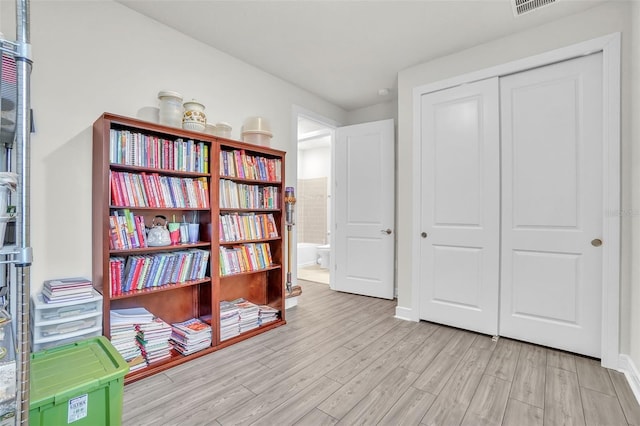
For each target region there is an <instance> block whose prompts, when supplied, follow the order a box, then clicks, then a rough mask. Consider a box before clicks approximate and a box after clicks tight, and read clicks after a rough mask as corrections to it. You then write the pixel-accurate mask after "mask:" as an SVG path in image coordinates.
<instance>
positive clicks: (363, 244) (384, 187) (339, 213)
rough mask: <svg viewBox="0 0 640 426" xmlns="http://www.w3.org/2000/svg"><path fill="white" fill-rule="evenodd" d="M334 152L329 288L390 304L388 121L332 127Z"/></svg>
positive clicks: (391, 164) (391, 178) (391, 247)
mask: <svg viewBox="0 0 640 426" xmlns="http://www.w3.org/2000/svg"><path fill="white" fill-rule="evenodd" d="M334 151H335V169H334V170H335V182H334V184H335V188H334V194H335V195H334V199H335V223H334V238H333V243H332V244H333V245H334V247H335V249H334V251H333V254H332V259H331V261H332V263H333V267H334V268H335V274H334V277H335V280H334V282H333V288H334V289H335V290H338V291H344V292H349V293H356V294H362V295H366V296H374V297H381V298H385V299H393V296H394V294H393V287H394V286H393V284H394V283H393V273H394V259H395V243H394V241H395V235H394V232H393V229H394V162H395V159H394V128H393V120H382V121H376V122H373V123H364V124H357V125H353V126H346V127H340V128H338V129H337V131H336V144H335V150H334Z"/></svg>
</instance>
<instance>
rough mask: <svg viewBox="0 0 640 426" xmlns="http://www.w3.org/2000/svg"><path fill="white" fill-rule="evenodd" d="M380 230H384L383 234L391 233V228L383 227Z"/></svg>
mask: <svg viewBox="0 0 640 426" xmlns="http://www.w3.org/2000/svg"><path fill="white" fill-rule="evenodd" d="M380 232H382V233H383V234H387V235H391V232H393V231H391V229H389V228H387V229H382V230H381V231H380Z"/></svg>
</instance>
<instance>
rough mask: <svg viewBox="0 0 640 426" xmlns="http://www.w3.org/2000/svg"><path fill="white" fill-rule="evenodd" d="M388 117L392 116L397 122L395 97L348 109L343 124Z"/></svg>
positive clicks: (396, 101)
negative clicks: (367, 105) (363, 106)
mask: <svg viewBox="0 0 640 426" xmlns="http://www.w3.org/2000/svg"><path fill="white" fill-rule="evenodd" d="M389 118H393V119H394V122H395V123H398V100H397V99H394V100H391V101H387V102H381V103H379V104H375V105H372V106H369V107H365V108H360V109H355V110H352V111H349V112H347V121H346V122H345V124H360V123H367V122H369V121H378V120H386V119H389Z"/></svg>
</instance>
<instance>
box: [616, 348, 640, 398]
mask: <svg viewBox="0 0 640 426" xmlns="http://www.w3.org/2000/svg"><path fill="white" fill-rule="evenodd" d="M619 367H620V371H622V372H623V373H624V376H625V377H626V378H627V382H628V383H629V387H630V388H631V391H632V392H633V395H634V396H635V397H636V400H637V401H638V403H640V373H639V372H638V369H637V368H636V365H635V364H634V362H633V360H632V359H631V357H630V356H629V355H625V354H620V362H619Z"/></svg>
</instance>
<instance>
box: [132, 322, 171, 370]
mask: <svg viewBox="0 0 640 426" xmlns="http://www.w3.org/2000/svg"><path fill="white" fill-rule="evenodd" d="M135 329H136V332H137V334H136V341H137V343H138V346H139V347H140V351H141V352H142V355H143V356H144V359H145V360H146V361H147V364H148V365H151V364H154V363H156V362H159V361H162V360H164V359H167V358H170V357H171V344H170V343H169V339H170V338H171V330H172V329H171V326H170V325H169V324H167V323H166V322H164V321H162V320H161V319H160V318H154V319H153V321H151V322H148V323H143V324H136V326H135Z"/></svg>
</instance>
